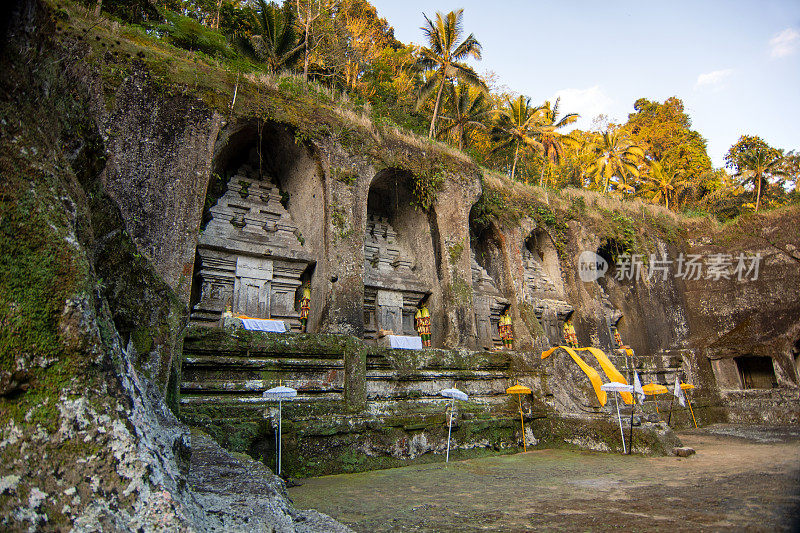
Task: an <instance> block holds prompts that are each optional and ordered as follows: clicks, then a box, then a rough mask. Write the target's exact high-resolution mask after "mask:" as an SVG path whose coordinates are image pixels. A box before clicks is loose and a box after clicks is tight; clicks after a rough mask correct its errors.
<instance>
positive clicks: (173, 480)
mask: <svg viewBox="0 0 800 533" xmlns="http://www.w3.org/2000/svg"><path fill="white" fill-rule="evenodd" d="M10 11H11V12H10V15H9V17H10V18H9V19H10V20H11V21H12V24H11V27H10V34H9V35H8V39H7V40H4V41H3V45H2V46H3V50H2V69H3V71H4V72H5V73H6V75H4V76H3V79H2V81H0V84H2V89H1V91H2V101H1V102H0V110H1V111H0V116H2V121H0V129H1V130H2V131H1V132H0V138H2V140H0V146H2V150H1V151H2V155H0V172H2V179H1V180H0V201H1V202H2V208H1V209H0V219H1V220H2V221H3V224H2V232H1V233H0V272H2V281H0V323H1V324H2V328H0V459H1V460H0V526H1V527H3V529H6V530H24V529H28V530H31V531H34V530H36V531H61V530H65V529H70V528H74V529H75V530H78V531H100V530H120V531H346V530H348V529H347V528H344V527H343V526H341V525H340V524H338V523H336V522H335V521H333V520H332V519H330V518H328V517H326V516H324V515H321V514H319V513H316V512H314V511H309V512H306V511H297V510H295V509H294V508H293V507H292V505H291V503H290V501H289V499H288V497H287V496H286V491H285V485H284V483H283V481H282V480H280V479H279V478H277V477H276V476H274V475H273V474H272V473H271V472H270V471H269V470H268V469H266V468H264V467H263V466H262V465H261V464H260V463H257V462H254V461H252V460H250V459H249V458H246V457H241V458H237V457H233V456H231V455H230V454H229V453H228V452H226V451H224V450H222V449H221V448H220V447H219V446H218V445H217V444H216V443H214V442H213V441H211V439H210V438H208V437H207V436H205V435H203V434H202V433H198V432H195V433H190V432H189V430H188V428H187V427H186V426H184V425H182V424H181V423H180V422H178V420H177V419H176V418H175V415H174V414H173V412H172V411H171V410H170V409H169V408H168V407H167V403H166V398H165V385H166V383H168V382H169V380H170V372H171V369H173V368H175V367H174V366H173V364H172V363H173V360H175V359H177V358H175V357H173V356H174V355H175V354H176V353H179V346H180V337H179V335H180V334H181V330H182V328H183V325H184V324H185V321H186V316H185V315H186V313H185V306H184V305H183V304H181V303H180V300H179V299H178V298H177V296H176V294H175V293H174V292H173V290H172V289H171V288H170V286H169V285H168V284H167V283H165V282H164V281H163V280H162V278H161V277H160V276H159V275H158V273H157V272H156V271H155V270H154V269H153V267H152V266H151V264H150V262H149V261H148V260H147V259H145V258H144V257H142V255H141V254H140V252H138V251H137V248H136V246H135V245H134V244H133V242H132V241H131V240H130V238H129V236H128V235H129V234H128V233H127V231H126V229H125V225H124V223H123V220H124V213H125V211H124V210H121V209H120V208H119V207H118V204H117V203H116V202H115V201H114V200H113V199H112V197H111V196H110V195H109V194H108V189H107V188H106V187H105V186H104V184H103V181H102V177H103V176H108V174H109V171H108V162H107V159H106V157H107V154H108V152H107V151H106V148H105V147H106V146H107V145H106V144H105V143H104V140H103V138H102V136H101V135H100V134H99V128H98V124H102V121H101V119H102V118H103V117H101V116H98V115H96V114H94V112H93V109H95V110H96V108H95V107H94V106H95V105H96V102H92V97H94V96H96V95H95V94H93V93H92V90H91V89H92V86H93V84H95V83H96V82H97V78H96V77H95V75H94V74H93V73H92V71H91V69H88V68H86V66H85V65H82V64H81V62H80V57H82V54H81V52H80V50H78V49H77V48H72V49H69V48H67V49H63V48H59V47H57V46H56V47H54V46H53V43H52V41H51V39H50V36H51V35H52V33H53V31H54V30H55V26H56V24H59V22H58V20H60V19H58V18H56V20H54V17H58V15H59V14H58V12H54V11H53V10H52V9H50V8H48V7H46V6H43V5H41V4H39V3H37V2H19V3H16V4H14V5H13V6H12V9H11V10H10ZM71 54H75V55H71ZM95 121H96V122H95ZM112 144H113V143H112ZM142 164H146V163H142ZM143 197H146V195H143ZM125 200H126V201H131V202H133V201H134V200H133V199H130V198H126V199H125ZM173 281H176V280H173ZM173 380H174V378H173ZM156 383H160V385H156ZM231 480H236V481H235V483H234V485H235V486H231Z"/></svg>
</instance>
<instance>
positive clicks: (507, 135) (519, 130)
mask: <svg viewBox="0 0 800 533" xmlns="http://www.w3.org/2000/svg"><path fill="white" fill-rule="evenodd" d="M530 104H531V99H530V98H529V97H527V96H522V95H520V96H519V98H518V99H516V100H511V99H507V100H506V106H505V107H504V108H502V109H500V110H498V111H497V116H496V117H495V121H494V125H493V126H492V142H494V143H495V145H494V147H493V148H492V152H497V151H499V150H502V149H504V148H507V147H510V146H513V147H514V163H513V164H512V165H511V179H512V180H513V179H514V176H515V175H516V171H517V161H518V160H519V152H520V148H522V149H523V150H524V149H525V148H534V149H536V150H540V151H542V150H544V147H543V145H542V143H541V142H540V141H539V140H537V139H536V136H535V134H536V132H537V131H538V130H537V128H538V127H539V122H538V120H539V111H540V110H541V109H542V108H541V107H531V105H530ZM526 182H527V181H526Z"/></svg>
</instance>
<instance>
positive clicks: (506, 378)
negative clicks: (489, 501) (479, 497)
mask: <svg viewBox="0 0 800 533" xmlns="http://www.w3.org/2000/svg"><path fill="white" fill-rule="evenodd" d="M184 355H185V360H184V362H183V383H182V385H181V391H182V395H181V406H180V416H181V418H182V419H183V420H184V421H185V422H187V423H188V424H190V425H192V426H193V427H198V428H201V429H202V430H203V431H205V432H207V433H209V434H210V435H212V436H213V437H214V438H215V439H216V440H217V441H218V442H220V443H221V444H222V445H223V446H224V447H226V448H228V449H229V450H232V451H236V452H241V453H247V454H249V455H250V456H252V457H254V458H258V459H260V460H262V461H263V462H264V463H265V464H267V465H271V466H273V465H274V464H275V442H276V431H277V427H278V420H277V417H278V412H277V406H276V405H275V404H274V403H273V402H267V401H265V400H264V399H263V397H262V393H263V392H264V391H265V390H267V389H268V388H271V387H273V386H276V385H278V384H279V383H282V384H283V385H285V386H289V387H293V388H295V389H296V390H297V391H298V395H297V397H296V398H295V399H293V400H291V401H286V402H283V407H282V428H283V470H284V471H285V472H287V473H288V474H289V475H292V476H308V475H323V474H333V473H340V472H352V471H360V470H368V469H374V468H388V467H394V466H401V465H404V464H409V463H412V462H417V463H419V462H435V461H440V460H441V459H442V455H444V453H445V451H446V446H447V434H448V422H449V414H448V411H447V408H448V403H449V401H448V400H447V399H446V398H443V397H442V396H440V395H439V392H440V391H441V390H442V389H445V388H450V387H453V386H456V387H458V388H459V389H460V390H463V391H464V392H465V393H467V394H468V395H469V401H467V402H456V410H455V415H454V418H453V430H452V435H451V439H452V441H451V450H450V455H451V457H452V458H457V459H463V458H468V457H476V456H480V455H484V454H493V453H508V452H512V451H517V450H519V449H521V447H522V438H523V437H522V430H521V428H520V423H521V422H522V421H524V423H525V439H526V442H527V446H528V448H532V447H536V446H581V447H588V448H591V449H596V450H620V451H621V443H620V441H619V434H618V427H617V426H616V424H615V418H614V415H615V411H613V408H614V404H613V402H612V403H609V404H607V405H606V406H605V408H602V407H601V406H600V404H599V403H598V400H597V397H596V396H595V395H594V392H593V391H592V389H591V386H589V384H588V381H587V380H586V378H585V376H583V375H580V372H579V371H577V372H576V370H577V367H576V366H575V365H574V364H572V363H571V361H570V362H569V363H568V362H567V361H566V360H564V359H563V358H554V361H555V364H554V365H549V364H544V363H542V362H538V361H537V362H535V363H532V364H528V365H525V364H522V363H521V361H523V360H530V361H534V359H533V357H532V356H533V355H534V354H522V356H521V357H520V354H515V355H512V354H510V353H508V352H496V353H488V352H475V351H469V350H423V351H407V350H391V349H387V348H382V347H376V346H368V345H365V344H364V343H363V342H362V341H360V340H358V339H355V338H353V337H347V336H342V335H321V334H283V335H281V334H264V333H259V332H250V331H245V330H243V329H241V328H236V327H226V328H225V329H210V328H203V327H194V328H191V329H190V330H189V332H188V333H187V336H186V339H185V343H184ZM354 356H357V357H360V358H361V361H363V363H362V365H363V366H361V367H360V368H358V369H355V370H354V371H353V372H346V371H345V365H346V361H347V360H348V358H349V357H354ZM516 381H519V382H520V383H522V384H525V385H528V386H530V388H531V389H532V391H533V393H532V394H529V395H524V396H522V397H521V398H519V399H518V398H516V397H512V396H510V395H508V394H506V392H505V391H506V389H507V388H508V387H509V386H510V385H512V384H513V383H514V382H516ZM565 385H566V386H565ZM518 402H521V406H522V410H523V416H522V421H521V420H520V414H519V403H518ZM696 411H697V416H698V418H699V420H700V421H701V422H705V421H706V417H705V416H704V408H703V407H702V406H698V408H697V409H696ZM676 418H677V414H676ZM634 439H635V441H636V448H635V449H636V451H637V453H649V454H652V453H657V454H664V453H670V452H671V450H672V447H673V446H674V445H676V444H679V441H677V439H676V438H675V436H674V434H672V432H671V431H670V430H669V429H668V428H666V427H662V426H659V425H653V424H648V423H644V424H639V425H637V427H636V429H635V432H634Z"/></svg>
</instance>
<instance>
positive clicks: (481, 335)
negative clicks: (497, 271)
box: [471, 251, 509, 349]
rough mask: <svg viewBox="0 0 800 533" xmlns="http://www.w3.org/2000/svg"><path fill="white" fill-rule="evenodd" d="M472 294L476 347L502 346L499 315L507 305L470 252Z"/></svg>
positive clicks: (491, 347) (492, 281)
mask: <svg viewBox="0 0 800 533" xmlns="http://www.w3.org/2000/svg"><path fill="white" fill-rule="evenodd" d="M471 259H472V261H471V265H472V292H473V302H474V304H473V305H474V309H475V327H476V328H477V333H478V347H479V348H484V349H493V348H496V347H500V346H502V341H501V340H500V334H499V331H498V325H499V323H500V315H501V314H502V313H503V311H505V310H506V308H507V307H508V305H509V302H508V300H506V299H505V298H504V297H503V295H502V294H500V291H499V290H497V285H496V284H495V282H494V280H493V279H492V278H491V276H489V273H488V272H487V271H486V269H485V268H483V267H482V266H480V265H479V264H478V261H477V259H476V257H475V252H474V251H473V252H472V258H471Z"/></svg>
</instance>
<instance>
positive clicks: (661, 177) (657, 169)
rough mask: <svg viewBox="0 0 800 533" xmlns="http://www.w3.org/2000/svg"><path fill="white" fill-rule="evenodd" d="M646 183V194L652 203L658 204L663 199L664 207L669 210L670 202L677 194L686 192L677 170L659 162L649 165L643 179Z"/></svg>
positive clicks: (682, 175)
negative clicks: (648, 169)
mask: <svg viewBox="0 0 800 533" xmlns="http://www.w3.org/2000/svg"><path fill="white" fill-rule="evenodd" d="M644 179H645V181H646V182H647V183H646V185H645V187H646V188H647V191H646V193H648V194H649V196H650V199H651V200H652V201H653V202H656V203H660V202H661V200H662V199H663V201H664V206H665V207H666V208H667V209H669V204H670V200H675V198H676V197H677V195H678V194H680V193H681V192H683V191H684V190H686V188H687V185H688V183H687V181H686V179H685V177H684V174H683V173H682V172H680V171H679V170H675V169H672V168H670V167H669V166H667V165H665V164H663V163H662V162H661V161H653V162H651V163H650V171H649V173H648V174H647V175H646V176H645V177H644Z"/></svg>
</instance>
